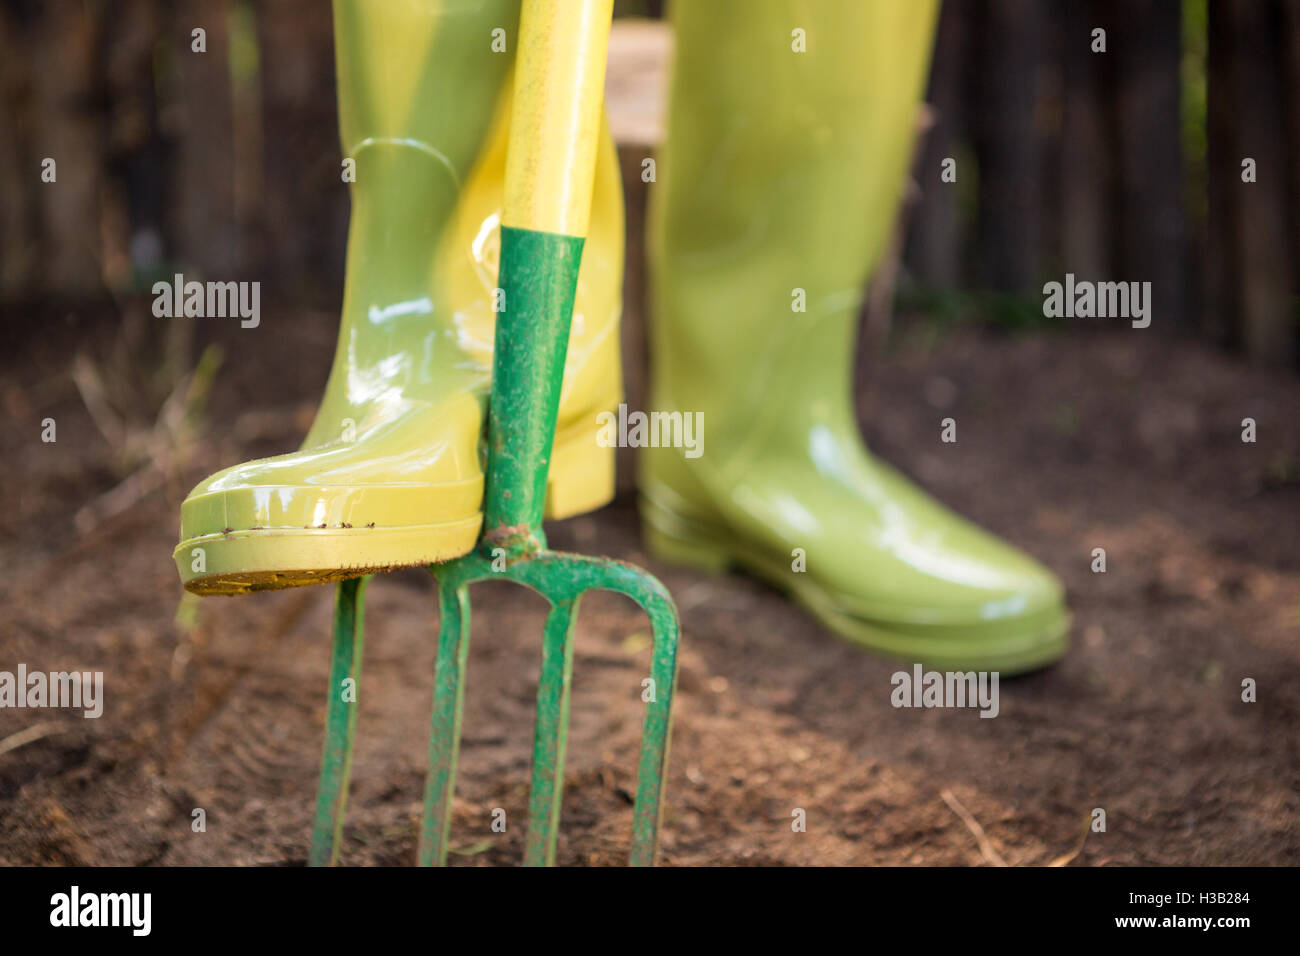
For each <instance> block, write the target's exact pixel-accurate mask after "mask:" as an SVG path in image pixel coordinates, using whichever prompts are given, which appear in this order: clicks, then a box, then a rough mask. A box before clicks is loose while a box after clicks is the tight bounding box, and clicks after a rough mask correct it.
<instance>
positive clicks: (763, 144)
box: [641, 0, 1068, 672]
mask: <svg viewBox="0 0 1300 956" xmlns="http://www.w3.org/2000/svg"><path fill="white" fill-rule="evenodd" d="M673 11H674V12H673V16H674V27H675V33H676V58H675V66H674V77H673V85H672V93H671V105H670V111H669V127H668V138H667V143H666V146H665V149H664V152H663V155H662V158H661V160H660V163H659V183H658V184H657V185H656V186H654V187H652V190H651V203H652V206H651V230H652V232H651V256H652V261H651V266H652V286H651V288H652V308H653V310H654V317H653V323H652V329H651V345H652V350H651V354H652V381H651V390H652V399H651V407H652V408H654V409H657V410H659V409H662V410H668V411H681V412H683V413H688V414H689V413H693V412H702V413H703V442H702V454H701V455H700V456H699V457H695V458H688V457H686V456H685V455H684V454H683V450H682V449H680V448H648V449H645V450H644V451H643V452H642V453H641V455H642V457H641V494H642V516H643V521H644V524H645V528H646V532H647V538H648V543H649V545H650V547H651V549H652V551H653V552H654V553H656V554H657V555H658V556H659V557H661V558H665V559H669V560H675V561H679V562H682V563H687V564H691V565H694V566H697V567H701V568H707V569H712V570H720V569H722V568H724V567H726V566H728V565H738V566H742V567H744V568H746V569H748V570H750V571H752V572H754V573H756V574H758V575H761V576H762V577H764V578H766V579H768V580H769V581H771V582H772V583H774V584H775V585H776V586H778V587H780V588H782V589H784V590H786V591H787V592H788V593H790V594H791V595H792V596H794V597H795V598H796V599H797V600H798V601H800V602H801V603H802V604H803V605H804V606H805V607H807V608H808V609H809V610H810V611H811V612H812V613H813V614H815V615H816V616H817V617H818V618H819V619H820V620H821V621H822V622H823V623H825V624H826V625H827V626H828V627H829V628H831V629H832V630H834V631H836V632H837V633H839V634H841V635H843V636H845V637H847V638H849V639H850V640H853V641H855V642H858V643H861V644H863V645H866V646H867V647H870V648H872V649H874V650H877V651H881V652H883V653H886V654H888V655H891V656H894V657H898V658H901V659H904V660H910V661H922V662H925V663H928V664H931V665H935V666H940V667H948V668H961V669H967V668H979V669H988V670H1000V671H1005V672H1016V671H1023V670H1029V669H1032V668H1035V667H1038V666H1042V665H1044V664H1046V663H1048V662H1050V661H1052V660H1055V659H1056V658H1057V657H1059V656H1060V654H1061V653H1062V652H1063V650H1064V648H1065V644H1066V631H1067V624H1068V620H1067V614H1066V612H1065V609H1064V606H1063V599H1062V589H1061V586H1060V584H1059V583H1058V582H1057V580H1056V579H1055V578H1054V577H1053V576H1052V575H1051V574H1050V573H1049V572H1048V571H1047V570H1046V569H1044V568H1043V567H1042V566H1041V565H1039V564H1038V563H1036V562H1035V561H1034V560H1033V559H1031V558H1030V557H1028V556H1027V555H1025V554H1023V553H1021V552H1020V551H1018V550H1016V549H1015V548H1013V547H1011V546H1010V545H1008V544H1005V543H1003V542H1002V541H1000V540H998V539H997V538H995V537H993V536H992V535H990V534H988V533H986V532H984V531H983V530H981V529H979V528H977V527H975V526H974V525H972V524H971V523H969V522H967V521H965V520H964V519H962V518H961V517H959V516H957V515H956V514H954V513H952V512H951V511H949V510H948V509H946V508H945V507H944V506H943V505H941V504H939V503H938V502H937V501H935V500H934V499H933V498H931V497H929V496H928V495H927V494H925V493H924V492H923V491H921V490H920V489H919V488H917V487H916V486H915V485H913V484H912V483H911V482H910V481H909V480H907V479H906V478H905V477H903V476H902V475H901V474H899V473H898V472H897V471H895V470H894V469H892V468H890V467H889V466H888V465H886V464H884V463H882V462H880V461H878V460H877V459H875V458H874V457H872V455H871V454H870V453H869V452H868V451H867V450H866V449H865V447H864V446H863V443H862V440H861V436H860V433H859V430H858V428H857V425H856V421H855V418H854V414H853V409H852V390H853V382H852V368H853V356H854V349H855V336H856V330H857V316H858V313H859V307H860V304H861V301H862V297H863V292H864V287H865V284H866V280H867V277H868V275H869V274H870V272H871V270H872V269H873V268H874V266H875V264H876V263H877V261H878V260H879V258H880V256H881V254H882V252H883V249H884V246H885V243H886V241H887V239H888V235H889V232H890V231H891V229H892V227H893V223H894V218H895V213H896V210H897V206H898V200H899V197H900V195H901V192H902V189H903V187H904V183H905V177H906V172H907V166H908V162H909V159H910V153H911V146H912V137H913V131H914V125H915V117H916V110H917V105H918V103H919V101H920V97H921V95H922V92H923V87H924V82H925V77H926V72H927V67H928V61H929V56H930V48H931V43H932V38H933V31H934V23H935V16H936V13H937V3H933V2H927V0H897V2H886V0H879V2H872V3H863V2H860V0H822V2H818V3H815V4H800V3H795V2H793V0H743V2H742V0H716V2H709V3H677V4H675V5H674V7H673ZM795 28H799V29H802V30H803V31H804V43H805V45H806V52H802V53H800V52H795V51H794V50H792V46H791V45H792V42H796V38H794V37H792V34H791V31H792V29H795ZM800 296H802V297H804V300H805V302H806V310H805V311H798V310H797V309H796V308H795V307H794V306H796V305H797V303H798V301H799V297H800ZM927 440H928V438H927ZM801 556H802V557H801Z"/></svg>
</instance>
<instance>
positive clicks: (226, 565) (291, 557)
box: [172, 429, 614, 594]
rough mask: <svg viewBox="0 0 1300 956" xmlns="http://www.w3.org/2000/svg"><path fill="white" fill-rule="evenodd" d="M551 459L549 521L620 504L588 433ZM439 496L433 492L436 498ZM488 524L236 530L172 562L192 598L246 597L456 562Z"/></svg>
mask: <svg viewBox="0 0 1300 956" xmlns="http://www.w3.org/2000/svg"><path fill="white" fill-rule="evenodd" d="M551 458H552V462H551V468H550V472H549V474H548V477H547V483H546V517H547V518H548V519H552V520H561V519H564V518H569V517H573V516H574V515H579V514H584V513H586V512H588V511H594V510H595V509H597V508H600V507H602V506H604V505H606V504H608V503H609V502H610V501H612V500H613V498H614V449H613V448H602V447H601V446H600V445H598V444H597V443H596V440H595V436H594V434H593V433H592V432H591V431H590V430H589V429H584V430H582V431H581V432H577V431H576V430H571V431H570V432H568V433H567V434H558V433H557V435H556V444H555V448H554V451H553V452H552V455H551ZM410 490H411V489H410V486H405V487H403V488H402V489H401V492H402V494H404V495H406V494H409V493H410ZM440 490H441V486H438V485H429V486H428V494H429V495H430V496H435V495H437V494H438V493H439V491H440ZM251 493H252V492H251V490H250V494H251ZM366 494H367V496H368V499H369V500H370V501H374V500H375V497H376V496H377V495H380V496H382V495H383V491H382V490H381V489H377V488H373V487H371V488H367V489H366ZM482 524H483V512H482V511H481V510H479V511H476V512H474V513H471V514H466V515H464V516H459V517H452V518H451V519H450V520H448V521H445V522H439V523H437V524H419V525H399V526H390V527H382V526H381V527H331V528H253V529H244V530H231V531H222V532H218V533H214V534H205V535H198V536H195V537H192V538H189V539H187V540H185V541H182V542H181V543H180V544H179V545H177V547H176V550H175V551H174V552H173V555H172V557H173V559H174V560H175V562H176V568H177V570H178V571H179V572H180V575H181V581H182V583H183V584H184V585H185V589H186V590H187V591H191V592H193V593H195V594H246V593H248V592H250V591H272V590H278V589H281V588H291V587H300V586H302V585H307V584H325V583H329V582H331V581H342V580H346V579H348V578H355V577H361V576H362V575H366V574H376V573H378V572H381V571H394V570H397V569H399V568H409V567H421V566H425V565H430V564H439V563H441V562H444V561H450V560H452V559H454V558H458V557H460V556H462V555H465V554H468V553H469V552H470V551H471V550H472V549H473V548H474V545H475V543H476V542H477V541H478V536H479V531H480V530H481V528H482Z"/></svg>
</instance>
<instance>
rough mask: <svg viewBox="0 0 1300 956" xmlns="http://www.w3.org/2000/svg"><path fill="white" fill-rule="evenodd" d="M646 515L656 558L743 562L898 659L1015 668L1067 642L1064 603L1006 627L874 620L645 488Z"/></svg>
mask: <svg viewBox="0 0 1300 956" xmlns="http://www.w3.org/2000/svg"><path fill="white" fill-rule="evenodd" d="M641 518H642V529H643V532H644V535H645V543H646V547H647V549H648V551H649V552H650V554H651V555H653V556H654V557H655V558H657V559H659V560H661V561H664V562H666V563H669V564H676V565H681V566H684V567H689V568H692V569H694V570H697V571H702V572H705V573H707V574H722V573H724V572H726V571H728V570H729V569H732V568H737V569H740V570H743V571H745V572H747V573H749V574H752V575H753V576H755V577H757V578H760V579H762V580H763V581H766V582H767V583H768V584H771V585H772V586H773V587H775V588H777V589H779V590H781V591H784V592H786V593H787V594H789V595H790V596H791V597H792V598H793V599H794V600H795V602H796V603H797V604H799V606H800V607H802V608H803V609H804V610H806V611H807V612H808V613H809V614H811V615H812V616H813V617H815V618H816V619H817V620H818V621H820V622H821V623H822V624H823V625H825V626H826V628H827V629H828V630H830V631H831V632H833V633H834V634H836V635H838V636H839V637H841V638H843V639H845V640H847V641H849V642H851V643H853V644H856V645H859V646H862V647H866V648H868V649H870V650H872V651H875V652H877V653H880V654H882V655H884V656H886V657H890V658H893V659H896V660H899V661H904V662H907V663H916V662H919V663H922V664H925V665H928V666H933V667H936V668H939V669H942V670H972V669H974V670H987V671H997V672H999V673H1001V674H1006V675H1014V674H1021V673H1026V672H1028V671H1032V670H1038V669H1040V668H1042V667H1046V666H1048V665H1049V664H1052V663H1054V662H1055V661H1057V660H1059V659H1060V657H1061V656H1062V655H1063V654H1064V653H1065V650H1066V648H1067V646H1068V644H1069V628H1070V616H1069V614H1068V612H1066V610H1065V609H1064V608H1063V607H1059V606H1058V607H1051V608H1047V609H1045V610H1044V611H1042V612H1039V613H1035V614H1031V615H1026V616H1024V617H1022V618H1012V619H1009V620H1008V621H1007V623H1006V625H1005V626H1002V627H997V626H994V625H990V624H989V622H987V621H979V620H972V621H971V623H970V625H969V626H964V625H961V624H956V623H954V624H939V625H931V624H911V623H905V622H893V621H876V620H869V619H866V618H864V617H862V616H860V615H858V614H854V613H851V612H850V611H848V610H846V608H845V603H846V602H844V601H843V600H842V599H840V598H838V597H837V595H836V593H835V592H834V591H833V590H832V589H829V588H826V587H824V586H822V585H820V584H819V583H818V582H817V580H816V579H815V578H813V577H811V576H810V575H809V574H808V573H807V572H804V573H797V572H794V571H792V570H790V568H789V565H788V563H787V562H786V561H784V560H773V559H771V558H770V557H768V556H766V555H765V554H763V552H762V550H761V549H760V547H759V546H757V545H754V544H751V543H748V542H746V541H744V540H743V539H742V538H740V537H739V536H737V535H735V534H733V533H731V532H730V531H729V530H728V529H726V528H724V527H722V526H720V525H717V524H713V523H706V522H701V521H699V520H692V519H686V518H682V517H681V516H680V515H677V514H675V513H673V512H671V511H669V510H667V509H665V508H663V507H662V506H660V505H657V504H655V503H654V502H652V501H650V500H649V499H647V498H645V497H644V496H643V497H642V498H641Z"/></svg>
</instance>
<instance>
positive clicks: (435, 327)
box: [175, 0, 623, 593]
mask: <svg viewBox="0 0 1300 956" xmlns="http://www.w3.org/2000/svg"><path fill="white" fill-rule="evenodd" d="M334 14H335V44H336V52H337V61H338V91H339V116H340V127H341V135H342V142H343V155H344V156H345V157H348V158H350V159H352V160H354V162H355V181H354V182H352V183H351V185H350V187H349V188H350V189H351V197H352V218H351V223H350V227H349V232H348V249H347V274H346V280H345V285H344V294H343V307H342V317H341V323H340V331H339V341H338V348H337V352H336V354H335V357H334V363H333V366H332V368H331V372H330V377H329V383H328V385H327V387H326V391H325V396H324V399H323V400H322V402H321V405H320V408H319V411H318V412H317V416H316V419H315V423H314V424H313V426H312V428H311V431H310V432H309V434H308V435H307V438H306V440H305V442H304V443H303V446H302V449H301V450H299V451H297V452H294V453H292V454H287V455H280V456H277V457H274V458H266V459H259V460H256V461H251V462H246V463H244V464H240V465H236V466H234V467H232V468H227V469H225V470H224V471H221V472H218V473H217V474H215V475H213V476H211V477H210V478H208V479H207V480H205V481H203V482H201V483H200V484H199V485H198V486H197V487H196V488H195V489H194V490H193V491H192V492H191V493H190V495H189V497H188V498H187V499H186V500H185V502H184V503H183V505H182V508H181V543H180V545H179V546H178V547H177V549H176V552H175V559H176V564H177V568H178V570H179V571H180V574H181V578H182V580H183V581H184V582H185V586H186V587H187V588H188V589H189V590H191V591H195V592H198V593H240V592H243V591H248V590H261V589H267V588H279V587H290V586H294V585H299V584H312V583H318V582H322V581H329V580H336V579H342V578H347V577H354V576H357V575H360V574H363V573H366V572H370V571H376V570H384V569H389V568H395V567H403V566H411V565H424V564H430V563H433V562H438V561H443V560H447V559H450V558H453V557H456V556H458V555H461V554H464V553H466V552H467V551H469V550H470V549H471V548H472V547H473V545H474V542H475V540H476V539H477V537H478V533H479V529H480V525H481V523H482V513H481V509H482V500H483V487H484V478H483V459H484V445H483V431H484V422H485V408H486V402H487V399H488V393H489V391H490V384H491V374H492V350H493V335H494V328H495V321H494V317H495V315H496V314H497V309H498V308H499V306H500V303H499V302H496V301H494V296H495V295H496V294H497V293H496V284H497V265H498V263H497V260H498V253H499V249H500V211H501V201H502V185H503V179H504V173H505V158H506V134H507V125H508V122H507V121H508V116H509V99H510V86H511V84H510V72H511V69H512V64H513V50H509V52H506V53H501V52H494V51H493V49H492V31H493V30H494V29H497V28H503V29H504V30H505V31H506V33H505V36H506V42H507V45H508V46H509V45H510V44H511V43H512V42H513V40H514V38H515V37H516V25H517V22H518V2H517V0H420V2H414V0H392V2H378V0H336V2H335V4H334ZM622 254H623V217H622V187H621V182H620V179H619V171H618V163H617V158H616V155H615V153H614V147H613V143H612V140H611V139H610V137H609V134H608V131H607V130H604V131H603V132H602V137H601V146H600V150H599V158H598V161H597V169H596V176H595V184H594V187H593V201H592V217H591V229H590V235H589V237H588V240H587V244H586V250H585V254H584V256H583V260H582V266H581V270H580V274H579V280H578V289H577V298H576V303H575V308H574V316H573V325H572V332H571V336H570V342H569V350H568V357H567V362H566V366H565V375H564V383H563V389H562V395H561V404H560V411H559V420H558V423H557V426H556V433H555V449H554V454H553V460H552V462H551V469H550V478H549V481H548V485H547V516H548V517H556V518H559V517H566V516H568V515H572V514H577V513H580V512H583V511H587V510H590V509H593V508H596V507H599V506H600V505H602V504H604V503H605V502H607V501H608V500H609V499H610V498H611V497H612V496H613V490H614V472H613V468H614V459H613V451H614V450H613V449H612V448H603V447H600V446H599V445H598V444H597V443H596V440H595V435H596V432H597V429H598V425H597V415H598V413H600V412H601V411H604V410H607V409H610V408H612V407H614V406H615V405H617V403H618V401H619V398H620V395H621V388H622V386H621V380H620V370H619V354H618V348H619V344H618V318H619V311H620V308H621V282H622V267H623V262H622ZM273 329H274V322H273V321H271V322H265V323H263V324H262V326H261V328H260V329H259V331H258V332H257V333H256V334H258V335H268V337H269V336H270V335H273V334H274V333H273V332H272V331H271V330H273ZM258 347H264V348H276V349H280V350H283V353H284V356H285V359H286V361H293V356H294V343H293V342H291V341H289V342H283V341H281V342H275V341H265V342H260V343H258Z"/></svg>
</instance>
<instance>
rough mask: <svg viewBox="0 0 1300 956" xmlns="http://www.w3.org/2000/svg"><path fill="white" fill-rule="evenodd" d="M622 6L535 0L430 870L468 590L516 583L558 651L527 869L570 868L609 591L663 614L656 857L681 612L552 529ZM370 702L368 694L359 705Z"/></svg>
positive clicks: (641, 770) (346, 715)
mask: <svg viewBox="0 0 1300 956" xmlns="http://www.w3.org/2000/svg"><path fill="white" fill-rule="evenodd" d="M612 6H613V0H564V2H561V3H557V2H555V0H524V4H523V11H522V15H521V19H520V31H519V32H520V37H519V59H518V63H517V67H516V74H515V89H514V103H513V106H512V114H511V120H510V140H509V150H508V154H507V160H506V180H505V198H504V202H503V207H502V216H501V262H500V271H499V276H498V285H499V290H498V299H499V301H500V302H501V303H502V307H501V310H500V311H499V313H498V315H497V320H496V345H495V355H494V358H493V367H492V397H491V401H490V404H489V408H488V464H487V490H486V501H485V504H484V525H483V527H484V531H483V534H482V535H481V537H480V540H479V543H478V545H477V547H476V550H475V551H473V552H471V553H470V554H467V555H465V556H464V557H462V558H459V559H457V560H455V561H451V562H449V563H446V564H441V565H434V566H433V567H432V568H431V569H430V570H431V571H432V572H433V575H434V577H435V578H436V579H437V582H438V599H439V603H440V606H441V618H442V620H441V631H440V634H439V638H438V658H437V670H436V672H435V677H434V693H433V720H432V727H431V729H430V734H429V775H428V781H427V784H426V786H425V794H424V813H423V820H422V824H421V828H420V849H419V862H420V863H421V865H426V866H427V865H433V864H437V865H442V864H444V863H445V862H446V859H447V849H448V843H447V841H448V834H449V831H450V826H451V806H452V795H453V791H454V789H455V782H456V757H457V752H458V750H459V748H460V730H461V726H460V725H461V714H462V709H463V703H464V684H463V683H462V681H463V677H464V672H465V662H466V659H467V657H468V654H469V630H470V601H469V585H471V584H473V583H474V582H476V581H485V580H489V579H497V578H505V579H508V580H511V581H516V582H518V583H520V584H523V585H526V586H527V587H530V588H532V589H533V590H534V591H537V592H538V593H540V594H541V595H542V596H543V597H544V598H546V600H547V601H548V602H549V603H550V605H551V610H550V612H549V614H548V615H547V618H546V628H545V635H544V637H543V642H542V665H541V678H540V681H539V683H538V688H537V725H536V731H535V736H534V743H533V771H532V789H531V792H530V794H529V803H528V831H527V837H526V840H525V849H524V862H525V864H528V865H549V864H552V863H554V861H555V844H556V837H557V826H558V823H559V817H560V803H561V798H562V792H563V785H564V757H565V747H566V743H567V738H568V724H569V690H570V677H571V673H572V669H573V625H574V619H575V617H576V616H577V613H578V603H579V601H580V599H581V597H582V595H583V594H584V593H586V592H587V591H592V590H607V591H616V592H618V593H621V594H625V595H627V596H628V597H630V598H632V600H634V601H636V602H637V603H638V604H640V605H641V607H642V608H644V609H645V611H646V612H647V614H648V615H649V617H650V624H651V630H652V634H653V642H654V643H653V650H652V654H651V664H650V675H649V677H650V683H648V684H645V683H644V682H643V686H644V687H645V688H646V692H645V693H644V694H643V698H644V699H646V700H647V705H646V714H645V721H644V725H643V728H642V739H641V757H640V765H639V767H638V776H637V794H636V806H635V810H634V816H633V827H632V853H631V862H632V864H633V865H651V864H653V862H654V856H655V842H656V837H657V831H658V826H659V817H660V811H661V797H662V793H663V774H664V767H665V765H666V762H667V758H668V736H669V731H670V719H669V718H670V712H671V704H672V692H673V683H674V681H675V678H676V670H677V637H678V623H677V609H676V608H675V607H674V605H673V601H672V598H671V597H670V596H669V594H668V592H667V590H666V589H665V588H664V586H663V585H662V584H660V583H659V581H658V580H656V579H655V578H654V577H653V576H651V575H650V574H648V573H647V572H645V571H642V570H641V569H639V568H636V567H633V566H632V565H629V564H624V563H622V562H619V561H611V560H607V559H604V558H591V557H585V556H583V555H577V554H565V553H562V552H559V551H551V550H549V549H548V548H547V546H546V536H545V535H544V533H543V531H542V510H543V506H544V504H545V497H546V477H547V468H548V461H549V458H550V455H551V445H552V441H553V436H554V432H555V419H556V412H557V409H558V406H559V400H560V385H561V381H562V379H563V376H564V361H565V355H566V352H567V350H568V340H569V324H570V321H571V319H572V315H573V299H574V292H575V289H576V285H577V278H578V265H579V263H580V261H581V259H582V246H583V238H584V237H585V235H586V231H587V220H588V216H589V214H590V206H591V187H592V178H593V175H594V169H595V155H596V152H595V151H596V141H597V132H598V128H599V125H600V111H601V104H602V98H603V86H604V77H605V52H606V46H607V44H608V38H609V24H610V18H611V14H612ZM367 580H368V579H367V578H356V579H352V580H349V581H344V582H343V583H342V584H340V585H339V589H338V599H337V602H336V606H335V616H334V656H333V663H332V665H331V669H330V688H331V693H330V699H329V708H328V712H327V716H326V733H325V748H324V756H323V758H322V765H321V777H320V788H319V794H318V797H317V804H316V822H315V826H314V828H313V832H312V848H311V856H310V862H311V863H312V864H313V865H322V864H326V863H334V862H335V861H336V860H337V858H338V850H339V840H340V835H341V831H342V825H343V813H344V806H345V803H346V800H347V785H348V776H349V770H350V763H351V756H352V744H353V737H354V734H355V729H356V705H355V703H350V702H348V701H347V700H346V699H345V695H343V694H342V693H340V688H341V687H343V686H344V681H345V680H347V679H349V678H351V679H352V681H353V687H355V682H356V681H357V680H358V679H359V677H360V668H361V645H362V603H363V594H364V590H365V585H366V582H367ZM352 699H353V700H355V695H352Z"/></svg>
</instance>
